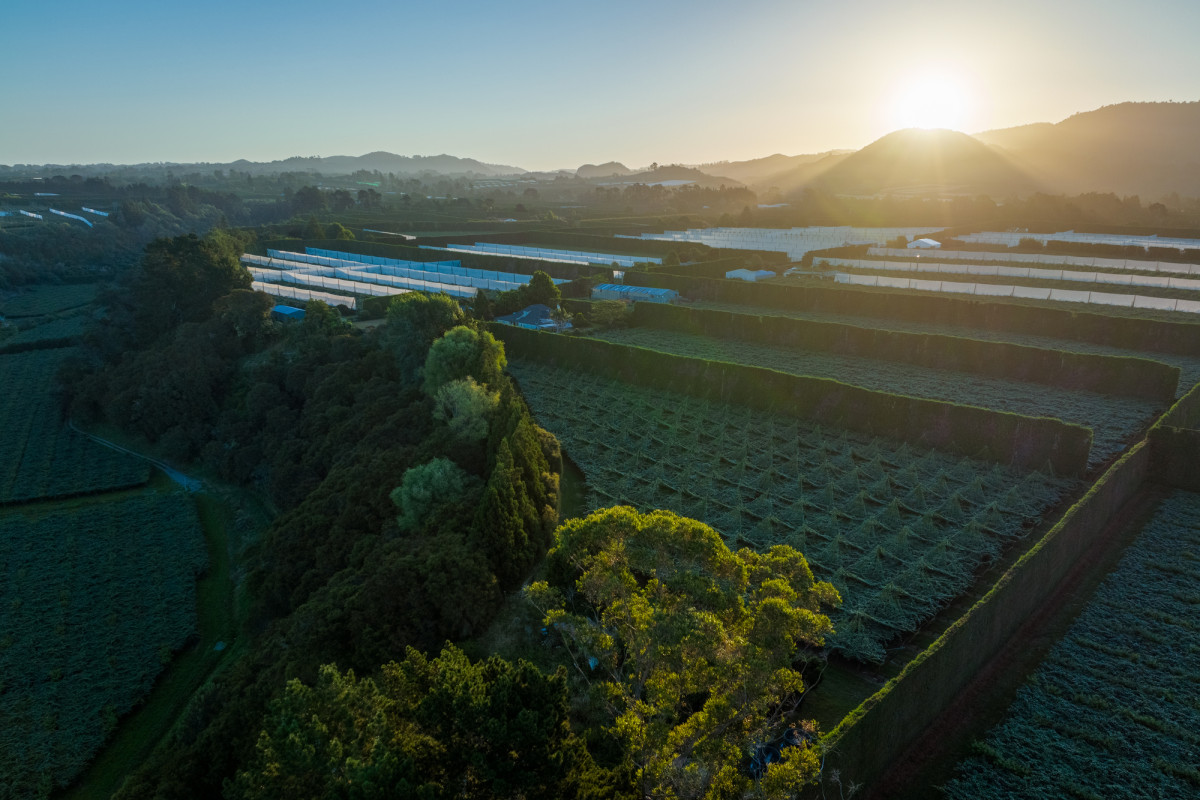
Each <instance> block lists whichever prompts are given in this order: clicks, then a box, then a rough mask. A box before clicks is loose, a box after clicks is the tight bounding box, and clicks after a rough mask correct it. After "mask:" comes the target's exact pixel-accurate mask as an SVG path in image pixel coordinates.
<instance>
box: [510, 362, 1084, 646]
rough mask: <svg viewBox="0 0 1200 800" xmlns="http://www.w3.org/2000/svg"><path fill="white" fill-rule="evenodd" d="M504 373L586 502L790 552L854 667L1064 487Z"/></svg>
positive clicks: (638, 396) (911, 625)
mask: <svg viewBox="0 0 1200 800" xmlns="http://www.w3.org/2000/svg"><path fill="white" fill-rule="evenodd" d="M509 369H510V371H511V372H512V374H513V375H514V377H515V378H516V379H517V381H518V383H519V384H520V387H521V391H522V393H523V394H524V395H525V397H526V399H527V400H528V401H529V404H530V406H531V408H532V410H533V412H534V415H535V416H536V417H537V419H538V422H539V424H541V425H542V426H543V427H545V428H547V429H548V430H550V431H551V432H552V433H554V434H555V435H556V436H557V437H558V438H559V440H560V441H561V442H562V444H563V449H564V451H565V452H566V454H567V455H568V456H570V457H571V459H573V460H574V461H575V463H576V464H578V465H579V467H580V468H581V469H582V470H583V472H584V474H585V475H586V477H587V482H588V486H589V492H588V494H587V499H586V505H587V506H588V508H589V509H595V508H603V507H607V506H611V505H615V504H628V505H632V506H635V507H637V508H638V509H641V510H649V509H653V508H666V509H670V510H672V511H676V512H678V513H680V514H684V515H686V516H690V517H694V518H696V519H699V520H702V521H704V522H706V523H708V524H710V525H712V526H713V527H714V528H716V529H717V530H718V531H720V532H721V534H722V535H723V536H724V537H725V538H726V539H727V540H728V541H729V543H730V545H731V546H735V547H736V546H750V547H753V548H755V549H758V550H762V549H766V548H768V547H770V546H771V545H773V544H777V543H783V544H790V545H792V546H794V547H796V548H797V549H798V550H800V551H801V552H803V553H804V554H805V556H806V557H807V558H808V560H809V562H810V564H811V565H812V567H813V570H814V572H815V573H817V574H818V576H819V577H821V578H824V579H828V580H830V581H832V582H833V584H834V585H835V586H836V587H837V588H838V590H839V591H840V592H841V593H842V596H843V600H844V604H843V607H842V609H841V610H840V611H839V612H837V613H836V614H835V615H834V625H835V627H836V628H837V630H838V633H837V634H836V635H835V636H834V637H832V639H831V640H830V641H831V645H832V647H833V649H835V650H837V651H839V652H842V653H843V654H845V655H847V656H849V657H852V658H855V659H858V660H861V661H868V662H878V661H880V660H882V659H883V658H884V657H885V656H886V647H887V645H888V643H889V642H891V641H893V640H894V639H896V638H897V637H898V636H900V635H901V634H905V633H909V632H912V631H914V630H916V629H917V628H918V627H919V626H920V625H921V624H922V623H923V622H924V621H926V620H928V619H929V618H930V617H932V616H933V615H934V614H935V613H936V612H937V611H938V610H939V609H940V608H941V607H942V606H943V605H945V604H946V603H947V602H948V601H949V600H950V599H952V598H953V597H955V596H956V595H958V594H959V593H960V592H962V591H963V590H964V589H965V588H966V587H967V586H969V585H970V584H971V582H972V579H973V575H974V573H975V570H976V569H977V568H978V567H979V566H980V565H981V564H982V563H983V562H985V561H987V560H990V559H994V558H996V557H997V556H998V555H999V554H1000V553H1001V552H1002V550H1004V548H1005V547H1006V545H1007V544H1008V543H1009V542H1011V541H1012V540H1014V539H1017V538H1019V537H1021V536H1023V535H1024V534H1025V533H1026V532H1027V531H1028V530H1029V529H1030V528H1031V527H1032V526H1033V525H1035V524H1036V523H1037V521H1038V520H1039V518H1040V517H1041V514H1042V512H1043V511H1044V510H1045V509H1046V508H1047V507H1049V506H1050V505H1052V504H1053V503H1055V502H1056V501H1057V500H1058V499H1059V498H1060V497H1061V496H1062V495H1063V494H1064V493H1065V492H1066V491H1068V490H1069V489H1070V488H1072V487H1073V486H1074V484H1072V483H1069V482H1067V481H1061V480H1054V479H1052V478H1050V477H1048V476H1044V475H1040V474H1037V473H1034V474H1031V475H1019V474H1016V473H1014V472H1012V471H1010V470H1008V469H1005V468H1004V467H1001V466H999V465H995V464H989V463H985V462H981V461H976V460H972V459H957V458H954V457H951V456H946V455H943V454H940V453H937V452H934V451H925V452H920V451H914V450H912V449H911V448H909V447H907V446H906V445H902V444H897V443H894V442H890V441H886V440H882V439H868V438H866V437H863V436H857V435H853V434H849V433H846V432H845V431H840V430H833V429H830V430H821V429H820V428H819V427H817V426H815V425H811V424H808V423H805V422H802V421H798V420H796V419H795V418H792V417H784V416H777V415H770V414H764V413H758V412H753V411H751V410H750V409H747V408H743V407H737V406H729V405H723V404H718V403H710V402H707V401H703V400H697V399H695V398H692V397H689V396H684V395H678V394H672V393H669V392H663V391H656V390H650V389H643V388H638V387H633V386H629V385H625V384H620V383H616V382H611V381H606V380H603V379H600V378H596V377H594V376H591V375H588V374H584V373H577V372H573V371H569V370H563V369H559V368H555V367H547V366H543V365H536V364H532V363H528V362H523V361H518V362H514V363H512V364H510V365H509Z"/></svg>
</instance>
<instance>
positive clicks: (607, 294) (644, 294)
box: [592, 283, 679, 303]
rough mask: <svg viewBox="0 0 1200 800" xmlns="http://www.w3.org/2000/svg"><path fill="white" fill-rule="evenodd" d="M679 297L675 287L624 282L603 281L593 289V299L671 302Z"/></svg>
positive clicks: (630, 301)
mask: <svg viewBox="0 0 1200 800" xmlns="http://www.w3.org/2000/svg"><path fill="white" fill-rule="evenodd" d="M678 297H679V292H677V291H675V290H674V289H655V288H652V287H650V286H627V285H625V284H623V283H601V284H599V285H598V286H596V287H595V288H594V289H592V299H593V300H624V301H626V302H629V303H632V302H634V301H639V300H640V301H642V302H645V303H671V302H674V301H675V300H676V299H677V298H678Z"/></svg>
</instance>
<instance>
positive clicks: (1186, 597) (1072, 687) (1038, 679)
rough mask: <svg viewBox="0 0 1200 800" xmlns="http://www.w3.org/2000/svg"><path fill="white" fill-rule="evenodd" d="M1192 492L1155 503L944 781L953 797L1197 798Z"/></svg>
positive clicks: (1199, 507)
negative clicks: (1001, 713)
mask: <svg viewBox="0 0 1200 800" xmlns="http://www.w3.org/2000/svg"><path fill="white" fill-rule="evenodd" d="M1198 632H1200V495H1196V494H1191V493H1186V492H1177V493H1175V494H1174V495H1172V496H1171V497H1170V498H1169V499H1167V500H1166V501H1164V502H1163V504H1162V505H1161V506H1160V507H1159V509H1158V510H1157V512H1156V513H1155V515H1154V517H1153V519H1152V520H1151V521H1150V522H1149V523H1148V524H1147V525H1146V527H1145V528H1144V529H1143V531H1142V533H1141V535H1140V537H1139V538H1138V540H1137V542H1136V543H1135V544H1134V545H1132V546H1131V548H1130V549H1129V551H1128V552H1127V553H1126V555H1125V557H1124V558H1123V560H1122V561H1121V563H1120V565H1119V567H1118V568H1117V570H1116V571H1115V572H1114V573H1113V574H1111V575H1110V576H1109V577H1108V579H1107V580H1106V581H1105V583H1104V585H1103V586H1101V588H1100V589H1099V590H1098V592H1097V593H1096V595H1095V597H1094V598H1093V599H1092V601H1091V602H1090V603H1089V605H1088V606H1087V608H1086V609H1085V610H1084V612H1083V614H1082V615H1081V616H1080V617H1079V619H1078V620H1077V621H1076V622H1075V624H1074V625H1073V626H1072V627H1071V629H1070V631H1069V632H1068V633H1067V635H1066V637H1065V638H1064V639H1063V640H1062V641H1061V642H1059V644H1058V645H1057V646H1056V647H1055V648H1054V649H1053V650H1052V651H1051V653H1050V655H1049V657H1048V658H1047V659H1046V661H1045V662H1044V663H1043V664H1042V666H1041V667H1040V668H1039V669H1038V671H1037V672H1036V673H1034V675H1033V676H1031V678H1030V679H1029V682H1028V684H1027V685H1026V686H1025V687H1024V688H1022V689H1021V691H1020V693H1019V694H1018V696H1017V700H1016V702H1015V703H1014V704H1013V706H1012V708H1011V709H1010V710H1009V715H1008V717H1007V719H1005V721H1004V722H1003V723H1002V724H1000V725H999V726H998V727H996V728H995V729H993V730H992V732H991V733H990V734H989V735H988V737H987V739H986V740H985V741H983V742H979V743H977V744H976V745H975V751H976V755H975V756H974V757H972V758H971V759H969V760H967V761H965V762H964V763H963V764H962V765H960V768H959V773H958V776H957V777H956V778H955V779H954V780H953V781H951V782H950V784H949V785H948V786H947V787H946V796H947V797H949V798H952V800H990V799H991V798H997V800H998V799H999V798H1008V797H1023V798H1046V799H1047V800H1049V799H1050V798H1060V797H1079V798H1096V799H1097V800H1099V798H1104V800H1119V799H1120V798H1135V797H1162V798H1166V797H1196V796H1198V795H1200V755H1198V754H1200V644H1197V634H1198Z"/></svg>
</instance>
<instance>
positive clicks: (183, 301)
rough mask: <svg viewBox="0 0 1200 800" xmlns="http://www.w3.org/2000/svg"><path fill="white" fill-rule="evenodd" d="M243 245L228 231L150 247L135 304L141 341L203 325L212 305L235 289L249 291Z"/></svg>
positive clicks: (138, 277)
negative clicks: (185, 325)
mask: <svg viewBox="0 0 1200 800" xmlns="http://www.w3.org/2000/svg"><path fill="white" fill-rule="evenodd" d="M243 244H244V242H243V241H241V240H240V239H238V238H236V237H233V236H231V235H229V234H227V233H225V232H223V231H219V230H218V231H214V232H213V233H211V234H210V235H209V236H207V237H206V238H204V239H200V238H199V237H197V236H195V235H188V236H179V237H176V238H174V239H157V240H155V241H153V242H151V243H150V244H149V245H148V246H147V247H146V255H145V256H144V257H143V258H142V263H141V265H140V269H139V271H138V273H137V275H136V277H135V278H134V283H133V286H132V289H131V296H130V302H131V303H132V304H133V308H134V310H133V314H134V320H135V324H136V332H137V335H138V338H139V339H140V340H141V341H143V342H148V341H151V340H152V339H155V338H157V337H158V336H161V335H162V334H163V333H166V332H167V331H169V330H171V329H172V328H174V327H175V326H177V325H179V324H180V323H183V322H201V321H203V320H205V319H207V318H208V316H209V315H210V314H211V313H212V306H213V302H214V301H216V300H217V298H219V297H224V296H225V295H227V294H229V293H230V292H231V291H233V290H234V289H249V288H250V283H251V280H250V273H248V272H247V271H246V269H245V268H244V267H243V266H242V265H241V264H240V263H239V261H238V259H239V257H240V256H241V251H242V245H243Z"/></svg>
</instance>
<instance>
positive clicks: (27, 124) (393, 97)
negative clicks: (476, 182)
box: [0, 0, 1200, 169]
mask: <svg viewBox="0 0 1200 800" xmlns="http://www.w3.org/2000/svg"><path fill="white" fill-rule="evenodd" d="M4 6H5V8H4V10H3V11H2V12H0V74H3V79H0V163H3V164H13V163H86V162H97V161H111V162H115V163H132V162H142V161H214V162H220V161H232V160H235V159H238V158H247V159H251V160H256V161H258V160H273V159H277V158H285V157H287V156H292V155H304V156H310V155H322V156H328V155H343V154H349V155H358V154H361V153H365V152H369V151H372V150H388V151H391V152H395V153H401V154H405V155H413V154H422V155H432V154H438V153H451V154H454V155H460V156H468V157H473V158H478V159H480V160H483V161H488V162H492V163H501V164H513V165H517V166H521V167H525V168H528V169H550V168H557V167H572V168H573V167H576V166H578V165H579V164H581V163H584V162H588V161H590V162H594V163H599V162H602V161H607V160H617V161H622V162H624V163H626V164H628V165H630V166H637V165H645V164H648V163H650V162H651V161H658V162H661V163H675V162H680V163H700V162H707V161H715V160H725V159H729V160H739V159H745V158H755V157H759V156H765V155H769V154H771V153H776V152H782V153H787V154H797V153H812V152H820V151H823V150H829V149H833V148H857V147H861V146H863V145H865V144H867V143H869V142H871V141H873V140H874V139H876V138H878V137H879V136H881V135H883V134H885V133H887V132H889V131H890V130H893V129H895V128H898V127H903V126H905V125H908V124H921V120H920V116H919V114H918V115H916V116H914V114H913V111H912V109H913V107H914V103H918V102H920V101H918V100H911V99H906V98H911V97H913V96H914V95H917V96H919V95H921V93H922V92H925V93H929V92H930V91H933V89H930V88H926V89H920V88H919V87H928V86H934V87H936V86H942V87H943V89H941V90H940V91H939V93H940V94H943V95H946V96H948V97H949V101H950V102H949V103H948V104H947V102H946V100H947V97H943V98H942V99H941V100H940V101H938V102H939V103H940V105H938V106H936V107H937V108H941V109H942V112H943V113H950V112H953V113H952V114H951V115H950V116H949V117H947V118H950V119H957V124H956V125H955V127H959V128H960V129H963V130H966V131H968V132H975V131H980V130H986V129H989V128H996V127H1007V126H1010V125H1018V124H1023V123H1027V122H1037V121H1050V122H1056V121H1058V120H1060V119H1063V118H1064V117H1067V116H1069V115H1070V114H1072V113H1074V112H1076V111H1084V110H1090V109H1093V108H1097V107H1099V106H1102V105H1105V104H1109V103H1116V102H1121V101H1124V100H1200V47H1196V46H1195V42H1194V39H1195V35H1196V32H1197V31H1198V30H1200V0H1147V1H1146V2H1141V3H1132V2H1128V0H1124V1H1120V2H1119V1H1118V0H1089V1H1088V2H1082V1H1080V0H1052V1H1051V2H1047V0H1037V2H1034V1H1033V0H1009V2H1004V3H995V2H992V3H982V2H971V0H954V2H910V3H897V2H887V0H841V2H832V1H828V0H827V2H823V3H810V2H799V1H797V0H792V2H778V1H777V0H772V1H768V0H740V2H737V3H728V2H724V3H712V2H706V1H705V0H691V2H684V1H683V0H666V1H664V2H653V0H640V1H639V2H626V1H625V0H605V2H593V3H573V2H569V1H568V0H559V1H558V2H522V1H521V0H510V2H441V3H427V2H397V1H396V0H391V1H389V2H384V1H383V0H374V1H370V2H366V1H363V0H345V2H335V3H330V2H320V3H318V2H311V1H310V0H290V2H287V3H282V2H263V1H262V0H240V1H239V2H232V0H205V1H204V2H187V3H175V2H170V1H168V2H163V0H157V2H123V1H122V0H115V2H100V1H99V0H88V2H76V0H65V1H60V2H55V3H52V4H44V3H34V2H17V1H16V0H12V2H5V3H4ZM948 106H949V107H948ZM931 107H934V106H931ZM935 122H936V120H935Z"/></svg>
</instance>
